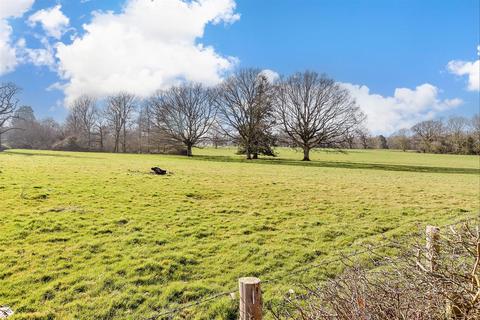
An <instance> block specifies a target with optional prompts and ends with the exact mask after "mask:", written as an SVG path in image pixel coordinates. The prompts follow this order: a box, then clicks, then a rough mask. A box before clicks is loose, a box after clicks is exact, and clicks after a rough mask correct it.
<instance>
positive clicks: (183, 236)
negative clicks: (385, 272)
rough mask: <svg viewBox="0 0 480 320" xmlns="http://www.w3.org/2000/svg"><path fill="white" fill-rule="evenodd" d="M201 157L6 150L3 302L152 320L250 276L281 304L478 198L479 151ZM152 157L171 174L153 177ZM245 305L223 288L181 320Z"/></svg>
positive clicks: (220, 152) (1, 168)
mask: <svg viewBox="0 0 480 320" xmlns="http://www.w3.org/2000/svg"><path fill="white" fill-rule="evenodd" d="M195 152H196V154H197V156H195V157H193V158H192V159H187V158H183V157H176V156H160V155H129V154H127V155H114V154H101V153H90V154H89V153H68V152H49V151H24V150H11V151H8V152H3V153H0V208H1V212H2V215H1V219H2V221H1V224H0V256H1V259H0V305H9V306H11V307H12V308H13V309H14V310H15V311H16V315H15V316H14V318H12V319H143V318H147V317H149V316H152V315H154V314H155V313H156V312H157V311H162V310H165V309H168V308H172V307H175V306H176V305H179V304H183V303H188V302H191V301H195V300H197V299H200V298H202V297H205V296H209V295H210V294H215V293H217V292H223V291H229V290H234V289H235V288H236V285H237V278H238V277H241V276H246V275H254V276H259V277H260V278H261V279H276V281H272V282H269V283H266V284H265V285H264V287H263V290H264V295H265V300H266V302H270V301H275V299H278V298H280V297H281V296H282V294H284V293H285V292H286V290H288V288H290V287H291V286H292V285H293V284H294V283H295V282H296V281H299V280H313V279H318V278H322V277H326V276H330V275H334V274H335V273H337V272H338V271H339V270H340V269H339V268H340V266H339V265H338V264H337V265H336V264H330V265H327V266H325V267H321V268H315V269H313V270H311V271H309V272H306V273H303V274H301V275H293V272H292V271H294V270H297V269H298V268H303V267H305V266H309V265H312V264H317V263H319V264H321V262H322V261H325V260H327V259H329V258H332V257H336V256H338V252H339V251H341V252H346V251H351V250H354V249H355V248H358V247H360V246H361V245H362V244H365V243H380V242H381V241H384V240H383V236H386V237H387V238H390V237H396V236H401V235H404V234H408V233H410V232H411V231H412V230H414V229H415V228H416V227H415V226H416V225H417V224H418V223H420V224H426V223H435V224H440V225H441V224H446V223H450V222H453V221H457V220H459V219H464V218H468V217H473V216H476V215H478V211H479V207H480V162H479V161H480V160H479V157H475V156H452V155H425V154H416V153H403V152H395V151H362V150H353V151H348V152H346V153H339V152H332V151H317V152H314V153H313V159H314V161H312V162H310V163H305V162H301V161H298V160H297V159H299V158H301V157H300V153H296V152H294V151H290V150H288V149H280V150H279V157H278V159H260V160H255V161H248V162H247V161H244V160H242V158H241V157H240V156H237V155H235V154H234V153H235V152H234V150H233V149H211V148H205V149H200V150H195ZM154 165H158V166H160V167H162V168H166V169H168V170H170V171H172V172H173V174H171V175H168V176H153V175H150V174H148V171H149V169H150V167H152V166H154ZM384 253H388V251H385V252H384ZM236 308H237V306H236V302H235V301H232V300H230V299H229V298H228V297H224V298H219V299H216V300H214V301H212V302H209V303H207V304H205V305H202V306H199V307H195V308H191V309H187V310H185V311H182V312H180V313H179V315H178V316H177V318H186V319H236ZM267 319H268V315H267Z"/></svg>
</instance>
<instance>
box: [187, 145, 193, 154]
mask: <svg viewBox="0 0 480 320" xmlns="http://www.w3.org/2000/svg"><path fill="white" fill-rule="evenodd" d="M191 156H192V146H191V145H190V144H187V157H191Z"/></svg>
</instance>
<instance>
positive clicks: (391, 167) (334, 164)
mask: <svg viewBox="0 0 480 320" xmlns="http://www.w3.org/2000/svg"><path fill="white" fill-rule="evenodd" d="M190 159H193V160H203V161H214V162H236V163H251V164H269V165H285V166H302V167H321V168H342V169H365V170H383V171H404V172H425V173H454V174H477V175H480V169H476V168H452V167H427V166H414V165H401V164H383V163H362V162H342V161H321V160H315V161H300V160H291V159H282V158H267V159H265V158H263V159H256V160H247V159H242V158H239V157H229V156H201V155H199V156H194V157H192V158H190Z"/></svg>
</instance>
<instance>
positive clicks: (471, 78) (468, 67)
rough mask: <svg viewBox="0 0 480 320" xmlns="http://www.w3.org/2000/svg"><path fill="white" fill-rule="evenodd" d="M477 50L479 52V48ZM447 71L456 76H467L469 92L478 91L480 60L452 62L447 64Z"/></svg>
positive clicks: (479, 86) (479, 87)
mask: <svg viewBox="0 0 480 320" xmlns="http://www.w3.org/2000/svg"><path fill="white" fill-rule="evenodd" d="M477 50H479V51H480V46H479V47H477ZM447 69H448V71H450V72H451V73H453V74H455V75H457V76H467V77H468V86H467V89H468V90H469V91H480V59H478V60H477V61H461V60H453V61H450V62H449V63H448V65H447Z"/></svg>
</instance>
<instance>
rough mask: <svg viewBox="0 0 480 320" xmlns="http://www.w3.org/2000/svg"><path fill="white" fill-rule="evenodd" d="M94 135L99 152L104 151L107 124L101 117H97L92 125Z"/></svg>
mask: <svg viewBox="0 0 480 320" xmlns="http://www.w3.org/2000/svg"><path fill="white" fill-rule="evenodd" d="M94 129H95V135H96V137H97V145H98V149H99V150H100V151H105V141H106V138H107V134H108V122H107V120H106V119H105V118H104V117H103V116H100V114H99V116H98V117H97V121H96V122H95V125H94Z"/></svg>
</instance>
